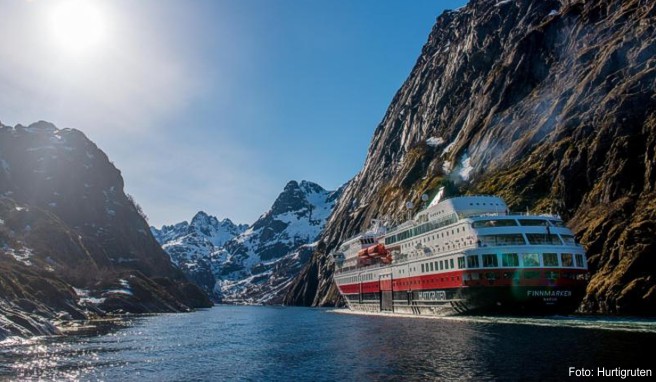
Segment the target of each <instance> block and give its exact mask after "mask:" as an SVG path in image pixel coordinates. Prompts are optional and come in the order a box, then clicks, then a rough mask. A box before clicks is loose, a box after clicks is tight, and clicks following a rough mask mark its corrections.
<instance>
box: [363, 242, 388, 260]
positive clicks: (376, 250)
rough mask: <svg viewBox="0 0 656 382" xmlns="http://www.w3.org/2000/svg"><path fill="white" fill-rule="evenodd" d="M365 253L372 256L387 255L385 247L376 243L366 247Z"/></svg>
mask: <svg viewBox="0 0 656 382" xmlns="http://www.w3.org/2000/svg"><path fill="white" fill-rule="evenodd" d="M367 253H368V254H369V256H372V257H380V256H385V255H387V249H386V248H385V245H384V244H376V245H372V246H371V247H369V248H367Z"/></svg>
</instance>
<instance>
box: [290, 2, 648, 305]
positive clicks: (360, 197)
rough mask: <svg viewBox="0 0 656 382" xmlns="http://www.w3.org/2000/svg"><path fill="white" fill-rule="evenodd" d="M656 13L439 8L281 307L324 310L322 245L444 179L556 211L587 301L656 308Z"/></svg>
mask: <svg viewBox="0 0 656 382" xmlns="http://www.w3.org/2000/svg"><path fill="white" fill-rule="evenodd" d="M655 16H656V3H655V2H653V1H649V0H625V1H619V0H600V1H584V0H578V1H577V0H561V1H558V0H504V1H498V2H497V1H491V0H472V1H471V2H470V3H469V4H468V5H467V6H465V7H463V8H461V9H459V10H456V11H447V12H444V13H443V14H442V15H440V16H439V17H438V18H437V21H436V23H435V26H434V27H433V30H432V31H431V33H430V35H429V37H428V41H427V42H426V44H425V46H424V48H423V50H422V52H421V55H420V56H419V59H418V60H417V62H416V64H415V66H414V68H413V70H412V72H411V73H410V76H409V77H408V79H407V80H406V81H405V83H404V84H403V85H402V87H401V89H400V90H399V91H398V92H397V94H396V95H395V97H394V99H393V100H392V103H391V105H390V106H389V108H388V110H387V113H386V114H385V117H384V118H383V120H382V122H381V123H380V125H379V126H378V127H377V129H376V131H375V133H374V136H373V139H372V141H371V145H370V148H369V152H368V156H367V158H366V161H365V164H364V167H363V169H362V170H361V171H360V172H359V173H358V174H357V175H356V176H355V178H354V179H353V180H352V182H351V183H350V185H349V186H348V187H347V188H346V190H345V192H344V194H343V196H342V197H341V199H340V200H339V202H338V203H337V206H336V208H335V213H334V214H333V216H332V218H331V219H330V221H329V222H328V224H327V228H326V231H325V232H324V234H323V236H322V241H323V242H324V244H325V249H324V250H323V251H317V252H316V253H315V254H314V255H313V258H312V260H311V262H310V263H309V264H308V266H307V267H306V268H305V269H304V271H303V272H302V274H301V276H300V277H299V278H298V279H297V280H296V283H295V285H293V287H292V289H291V291H290V293H289V294H288V295H287V297H286V302H287V303H289V304H312V305H325V304H333V303H334V302H335V301H336V299H337V296H336V293H335V288H334V285H333V284H332V282H331V280H330V278H331V274H332V264H331V263H330V261H328V259H327V258H326V252H329V251H330V250H331V249H332V248H334V247H335V246H336V245H337V244H338V243H339V242H340V241H341V240H343V239H344V238H346V237H348V236H350V235H352V234H355V233H356V232H358V231H361V230H363V229H365V228H367V226H368V224H369V221H370V220H371V219H372V218H375V217H379V216H383V215H387V216H391V217H393V218H397V219H400V218H401V217H402V215H403V213H404V208H403V205H404V203H405V202H406V201H408V200H411V201H414V202H415V205H420V204H421V203H416V202H417V201H418V200H419V197H420V195H422V194H423V193H425V192H428V193H432V192H434V190H435V189H436V188H437V187H438V186H439V185H444V184H446V185H449V186H451V188H452V189H454V190H456V191H457V192H461V193H490V194H498V195H501V196H503V197H504V198H505V199H506V201H507V202H508V203H509V205H510V206H511V207H512V208H513V209H516V210H525V209H526V208H527V207H528V208H531V209H532V210H535V211H544V212H547V211H552V212H557V213H559V214H561V215H562V216H563V217H564V219H566V221H567V224H568V225H569V226H570V227H571V228H573V229H574V231H575V233H576V236H577V238H578V239H579V240H580V241H581V242H582V243H583V244H584V245H585V247H586V248H587V251H588V256H589V266H590V270H591V273H592V279H591V281H590V284H589V286H588V290H587V295H586V297H585V299H584V301H583V304H582V306H581V309H582V310H584V311H587V312H603V313H619V314H656V235H655V234H656V202H655V200H656V189H655V187H656V166H655V158H654V151H655V149H656V92H655V90H654V89H656V44H655V43H656V27H655V25H656V19H655Z"/></svg>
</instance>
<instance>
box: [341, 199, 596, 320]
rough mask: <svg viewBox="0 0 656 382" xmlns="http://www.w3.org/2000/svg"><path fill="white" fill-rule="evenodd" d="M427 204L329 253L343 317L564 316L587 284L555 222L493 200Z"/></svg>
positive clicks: (579, 256) (580, 252) (566, 234)
mask: <svg viewBox="0 0 656 382" xmlns="http://www.w3.org/2000/svg"><path fill="white" fill-rule="evenodd" d="M442 193H443V190H440V192H439V193H438V195H437V196H436V198H435V199H434V200H433V202H431V203H430V205H428V206H427V207H426V208H425V209H424V210H423V211H421V212H419V213H417V214H416V215H415V217H414V218H413V219H410V220H408V221H406V222H404V223H403V224H400V225H398V226H396V227H394V228H389V227H387V224H386V223H385V222H383V221H374V224H373V227H372V229H370V230H369V231H367V232H364V233H362V234H360V235H357V236H355V237H353V238H351V239H349V240H346V241H345V242H344V243H342V244H341V245H340V246H339V247H338V248H337V249H336V250H335V251H334V252H333V253H332V256H333V258H334V260H335V274H334V279H335V283H336V284H337V287H338V288H339V291H340V293H341V295H342V296H343V297H344V300H345V301H346V304H347V305H348V307H349V308H350V309H352V310H355V311H362V312H372V313H373V312H375V313H378V312H389V313H399V314H411V315H439V316H445V315H455V314H521V315H543V314H567V313H571V312H573V311H574V310H576V308H577V307H578V305H579V303H580V301H581V299H582V298H583V294H584V292H585V287H586V284H587V280H588V278H589V274H588V268H587V262H586V256H585V251H584V249H583V247H582V246H581V245H580V244H578V243H577V242H576V240H575V238H574V235H573V233H572V231H571V230H569V229H568V228H567V227H566V226H565V225H564V224H563V221H562V219H561V218H560V217H559V216H557V215H551V214H531V213H529V212H526V213H514V212H510V211H509V210H508V207H507V206H506V203H505V202H504V200H503V199H502V198H500V197H497V196H461V197H454V198H450V199H445V200H440V199H441V195H442Z"/></svg>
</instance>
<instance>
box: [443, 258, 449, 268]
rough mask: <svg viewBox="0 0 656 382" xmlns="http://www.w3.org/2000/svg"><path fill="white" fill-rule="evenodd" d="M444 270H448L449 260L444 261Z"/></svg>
mask: <svg viewBox="0 0 656 382" xmlns="http://www.w3.org/2000/svg"><path fill="white" fill-rule="evenodd" d="M444 269H449V260H444Z"/></svg>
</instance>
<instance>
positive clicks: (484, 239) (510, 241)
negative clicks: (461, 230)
mask: <svg viewBox="0 0 656 382" xmlns="http://www.w3.org/2000/svg"><path fill="white" fill-rule="evenodd" d="M478 239H479V241H480V242H481V244H482V246H484V247H486V246H503V245H524V244H525V242H524V237H523V236H522V234H508V235H481V236H479V237H478Z"/></svg>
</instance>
